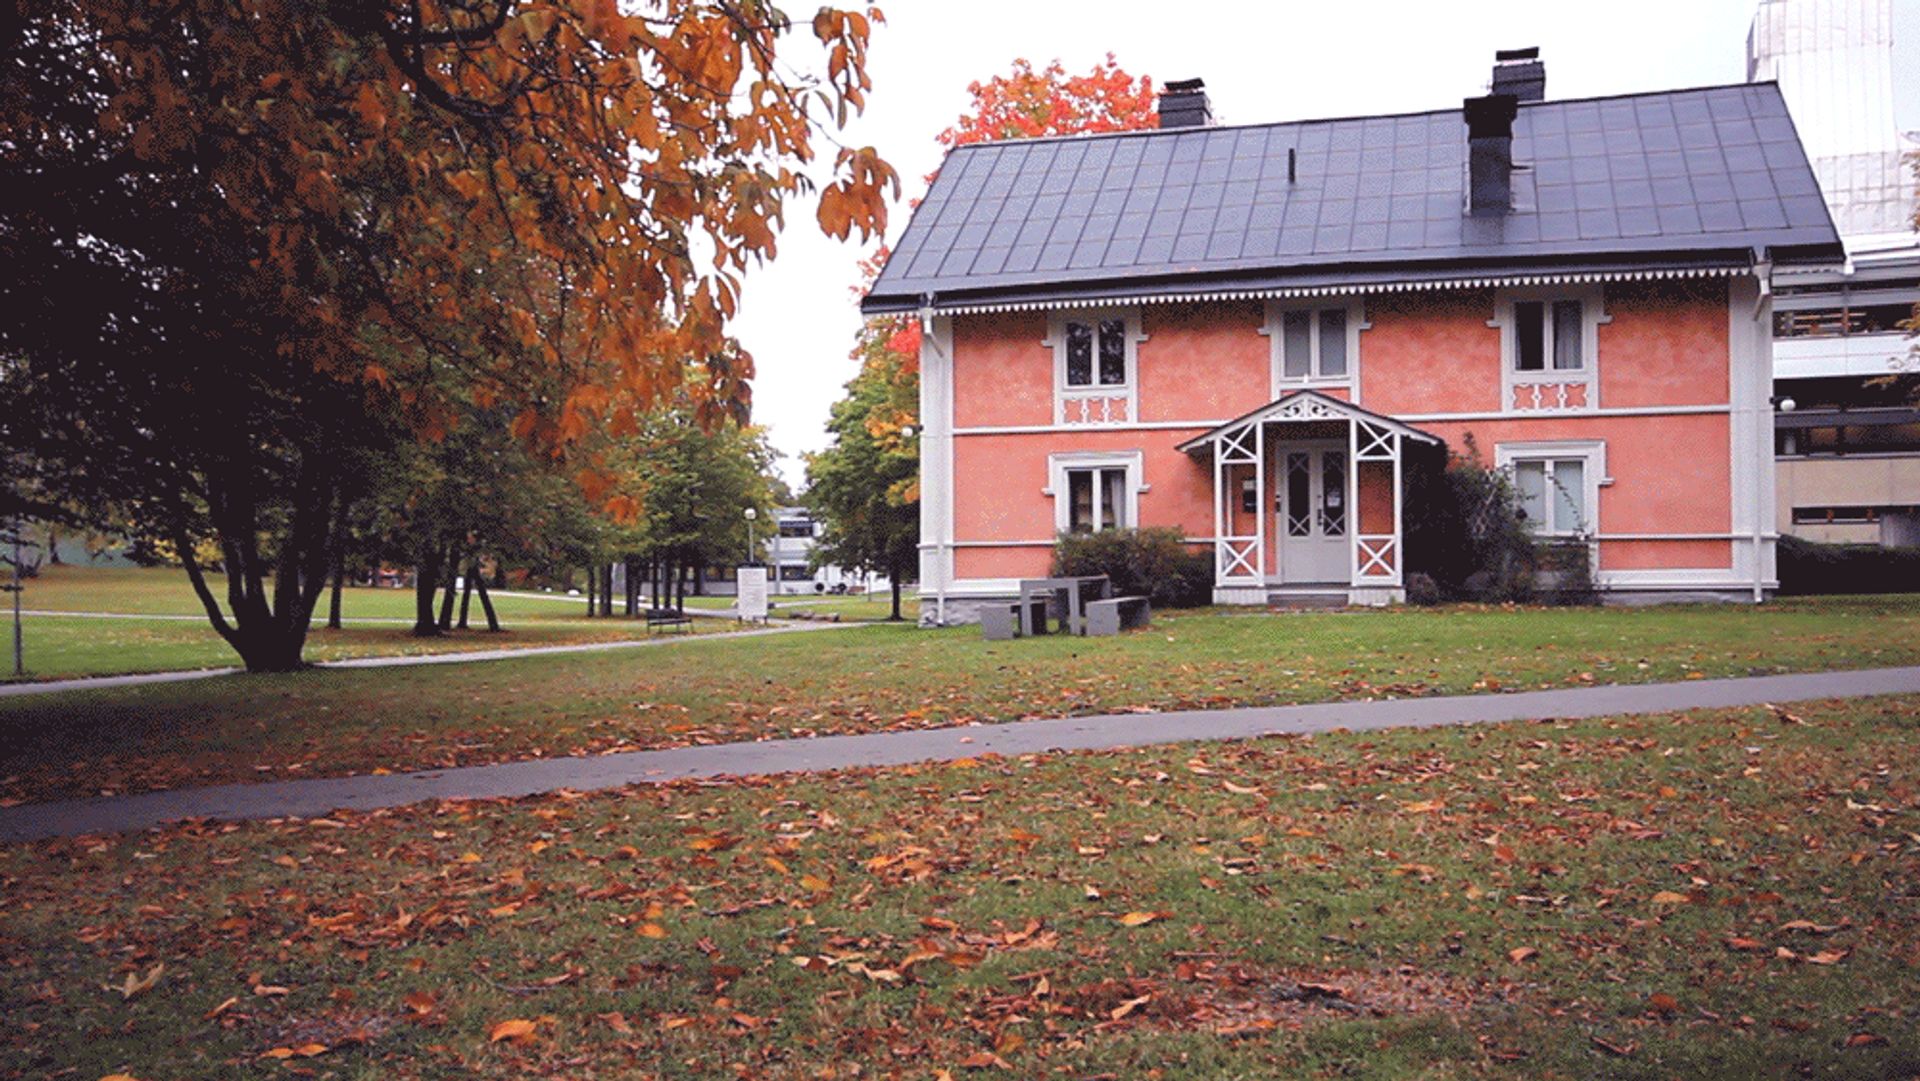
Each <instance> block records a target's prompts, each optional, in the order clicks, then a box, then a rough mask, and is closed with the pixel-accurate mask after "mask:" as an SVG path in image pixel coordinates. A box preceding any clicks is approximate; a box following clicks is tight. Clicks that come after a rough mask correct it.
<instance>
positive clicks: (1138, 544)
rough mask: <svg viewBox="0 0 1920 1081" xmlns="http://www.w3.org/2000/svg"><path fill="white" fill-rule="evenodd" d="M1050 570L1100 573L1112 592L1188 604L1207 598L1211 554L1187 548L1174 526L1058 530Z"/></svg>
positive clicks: (1164, 604) (1158, 603) (1161, 603)
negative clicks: (1059, 531) (1093, 530)
mask: <svg viewBox="0 0 1920 1081" xmlns="http://www.w3.org/2000/svg"><path fill="white" fill-rule="evenodd" d="M1053 573H1054V574H1056V575H1072V576H1078V575H1095V574H1104V575H1106V576H1107V578H1108V579H1109V580H1110V581H1112V583H1113V589H1114V592H1115V594H1117V595H1121V596H1144V597H1146V598H1147V599H1148V600H1149V601H1150V602H1151V603H1152V604H1153V605H1154V607H1156V608H1194V607H1197V606H1199V605H1203V604H1207V603H1209V602H1210V601H1211V600H1212V599H1213V557H1212V555H1210V554H1208V553H1206V552H1195V551H1192V550H1190V549H1189V548H1188V547H1187V542H1186V538H1185V537H1184V536H1182V535H1181V533H1180V531H1179V530H1177V529H1166V528H1154V529H1105V530H1101V531H1100V532H1097V533H1062V534H1061V535H1060V539H1059V540H1058V541H1056V542H1055V543H1054V546H1053Z"/></svg>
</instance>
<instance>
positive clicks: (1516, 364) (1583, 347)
mask: <svg viewBox="0 0 1920 1081" xmlns="http://www.w3.org/2000/svg"><path fill="white" fill-rule="evenodd" d="M1586 330H1587V317H1586V305H1585V304H1583V303H1581V302H1580V301H1578V300H1553V301H1546V300H1517V301H1514V304H1513V369H1514V371H1518V372H1543V371H1556V372H1577V371H1581V370H1583V369H1585V368H1586V366H1587V344H1586Z"/></svg>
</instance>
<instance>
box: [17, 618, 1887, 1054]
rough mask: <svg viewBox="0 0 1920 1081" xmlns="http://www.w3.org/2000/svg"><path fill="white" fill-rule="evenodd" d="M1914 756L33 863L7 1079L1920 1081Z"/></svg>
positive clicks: (1837, 727)
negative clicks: (290, 1074)
mask: <svg viewBox="0 0 1920 1081" xmlns="http://www.w3.org/2000/svg"><path fill="white" fill-rule="evenodd" d="M1589 618H1593V617H1592V616H1591V615H1590V614H1589ZM1302 622H1304V621H1302ZM1263 625H1264V626H1265V627H1266V628H1267V629H1268V630H1269V632H1272V631H1274V630H1276V629H1277V628H1279V627H1281V626H1284V624H1282V623H1279V622H1275V621H1269V622H1266V623H1264V624H1263ZM1374 625H1375V626H1376V627H1379V628H1381V629H1383V630H1384V628H1385V627H1386V626H1390V624H1385V623H1379V622H1376V623H1375V624H1374ZM1482 629H1484V628H1482ZM1616 629H1617V627H1616ZM860 633H865V632H860ZM1274 637H1275V638H1277V637H1278V635H1275V636H1274ZM1886 637H1887V638H1888V639H1890V640H1891V639H1893V638H1897V637H1901V636H1900V635H1896V634H1889V635H1887V636H1886ZM818 640H819V642H820V643H821V644H825V643H826V642H827V641H828V640H829V636H819V638H818ZM832 640H836V641H837V640H839V638H838V636H832ZM954 646H957V643H951V644H943V647H942V648H943V649H950V648H953V647H954ZM1316 648H1317V647H1316ZM1645 653H1646V651H1645V650H1630V651H1628V655H1633V654H1642V655H1644V654H1645ZM1712 653H1713V648H1712V647H1703V651H1702V655H1701V657H1699V658H1697V659H1696V660H1695V661H1694V662H1690V663H1700V662H1701V661H1704V660H1706V658H1707V657H1708V656H1709V655H1711V654H1712ZM1630 663H1637V662H1630ZM1653 663H1658V664H1665V663H1667V662H1664V661H1661V662H1653ZM1423 667H1424V666H1423ZM1356 674H1358V673H1356ZM743 682H745V681H744V680H743ZM1916 718H1920V699H1916V698H1911V697H1909V698H1900V699H1888V700H1877V701H1862V702H1855V703H1848V704H1844V705H1840V704H1826V705H1820V704H1807V705H1804V706H1797V707H1795V708H1794V709H1793V711H1792V712H1791V713H1779V712H1775V711H1771V710H1767V709H1750V710H1737V711H1721V712H1699V713H1694V714H1691V715H1687V716H1680V717H1673V716H1668V717H1643V718H1626V719H1612V720H1590V721H1580V722H1562V723H1541V724H1514V725H1502V726H1490V727H1478V728H1471V729H1453V730H1445V731H1400V732H1390V733H1370V734H1365V735H1356V734H1333V735H1326V736H1319V737H1314V738H1296V739H1268V740H1259V741H1250V742H1245V743H1237V744H1225V745H1197V746H1181V747H1170V748H1160V749H1153V750H1149V751H1136V752H1126V753H1113V754H1098V755H1075V756H1032V757H1027V758H1022V759H1019V760H1001V759H987V760H982V761H975V762H962V763H957V764H954V765H951V766H940V767H928V768H921V769H898V770H891V771H886V772H884V773H877V774H876V773H867V772H854V773H847V774H841V775H834V776H826V777H813V778H801V779H785V780H778V781H756V782H752V783H741V784H732V785H712V784H700V785H683V786H676V787H673V788H669V789H635V790H628V791H625V792H620V793H608V794H603V795H596V796H592V797H578V796H556V797H548V798H541V799H533V800H523V801H517V802H512V803H504V802H503V803H476V804H448V805H441V806H432V807H421V808H414V809H409V810H403V811H393V812H381V813H378V814H373V815H365V816H344V815H343V816H339V817H336V818H331V819H320V820H314V821H310V822H286V821H282V822H273V823H257V824H250V825H233V826H226V825H222V826H195V827H181V828H173V829H168V830H164V831H152V832H145V833H140V834H136V835H132V836H128V837H123V838H117V839H82V840H78V841H71V842H51V843H43V844H37V845H32V846H23V845H15V846H8V847H5V848H0V882H4V883H5V889H4V890H3V891H0V958H3V959H4V964H0V1001H4V1002H5V1003H7V1015H8V1023H7V1024H6V1025H5V1026H0V1076H10V1077H14V1076H17V1077H28V1076H31V1077H61V1076H69V1077H78V1078H85V1079H89V1081H90V1079H93V1078H98V1077H101V1076H103V1075H107V1074H113V1073H127V1074H131V1075H133V1076H137V1077H141V1078H149V1079H151V1078H165V1077H195V1078H251V1077H259V1076H279V1075H281V1074H282V1073H283V1072H285V1071H286V1070H288V1069H292V1070H296V1071H300V1072H301V1073H302V1075H304V1076H324V1077H332V1078H339V1079H342V1081H346V1079H360V1078H423V1077H451V1076H462V1077H465V1076H477V1077H486V1078H493V1077H498V1078H507V1077H525V1076H541V1077H546V1076H553V1077H570V1078H572V1077H611V1076H644V1077H658V1078H696V1077H698V1078H706V1077H755V1078H776V1079H779V1078H824V1077H836V1078H846V1077H855V1076H860V1077H907V1078H926V1079H930V1081H937V1079H940V1078H944V1077H948V1076H951V1077H953V1078H955V1079H964V1078H966V1077H969V1076H973V1077H983V1078H985V1077H1061V1078H1091V1077H1116V1078H1119V1077H1124V1078H1138V1077H1156V1078H1161V1079H1163V1081H1172V1079H1182V1078H1195V1079H1199V1078H1208V1079H1211V1078H1225V1077H1276V1076H1288V1077H1294V1076H1299V1077H1328V1078H1330V1077H1367V1078H1384V1079H1388V1081H1395V1079H1411V1078H1460V1077H1489V1078H1503V1079H1504V1078H1514V1079H1518V1078H1591V1077H1618V1078H1650V1079H1653V1078H1659V1079H1664V1078H1671V1077H1728V1078H1733V1077H1739V1078H1747V1077H1768V1078H1772V1077H1823V1078H1862V1079H1865V1078H1896V1077H1900V1078H1904V1077H1911V1076H1914V1075H1915V1073H1916V1072H1920V1024H1917V1023H1916V1022H1917V1021H1920V1018H1916V1015H1915V1014H1916V1007H1915V1003H1916V1002H1920V905H1916V903H1915V894H1914V883H1915V882H1917V881H1920V842H1916V839H1915V832H1914V831H1915V825H1916V816H1920V721H1917V720H1916ZM149 977H151V982H150V983H149V984H146V985H145V986H144V987H143V981H146V980H147V979H148V978H149ZM278 1058H286V1059H287V1061H286V1062H285V1063H284V1064H282V1063H281V1062H277V1061H276V1059H278ZM1001 1064H1004V1068H1002V1065H1001Z"/></svg>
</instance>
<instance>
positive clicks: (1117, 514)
mask: <svg viewBox="0 0 1920 1081" xmlns="http://www.w3.org/2000/svg"><path fill="white" fill-rule="evenodd" d="M1126 491H1127V471H1126V468H1125V467H1124V466H1112V467H1107V468H1104V469H1069V470H1067V531H1068V532H1070V533H1097V532H1099V531H1100V530H1102V529H1125V528H1126V527H1127V525H1128V524H1129V523H1128V522H1127V520H1126V517H1127V516H1126V511H1125V510H1124V508H1125V506H1126Z"/></svg>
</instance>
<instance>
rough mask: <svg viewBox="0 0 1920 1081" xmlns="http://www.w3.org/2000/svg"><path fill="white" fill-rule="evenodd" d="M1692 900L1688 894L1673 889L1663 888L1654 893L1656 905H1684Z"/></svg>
mask: <svg viewBox="0 0 1920 1081" xmlns="http://www.w3.org/2000/svg"><path fill="white" fill-rule="evenodd" d="M1690 900H1692V898H1690V897H1688V896H1687V895H1686V894H1684V893H1675V892H1673V891H1672V890H1661V891H1660V892H1659V893H1656V894H1654V895H1653V903H1654V904H1656V905H1684V904H1686V903H1687V902H1688V901H1690Z"/></svg>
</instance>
